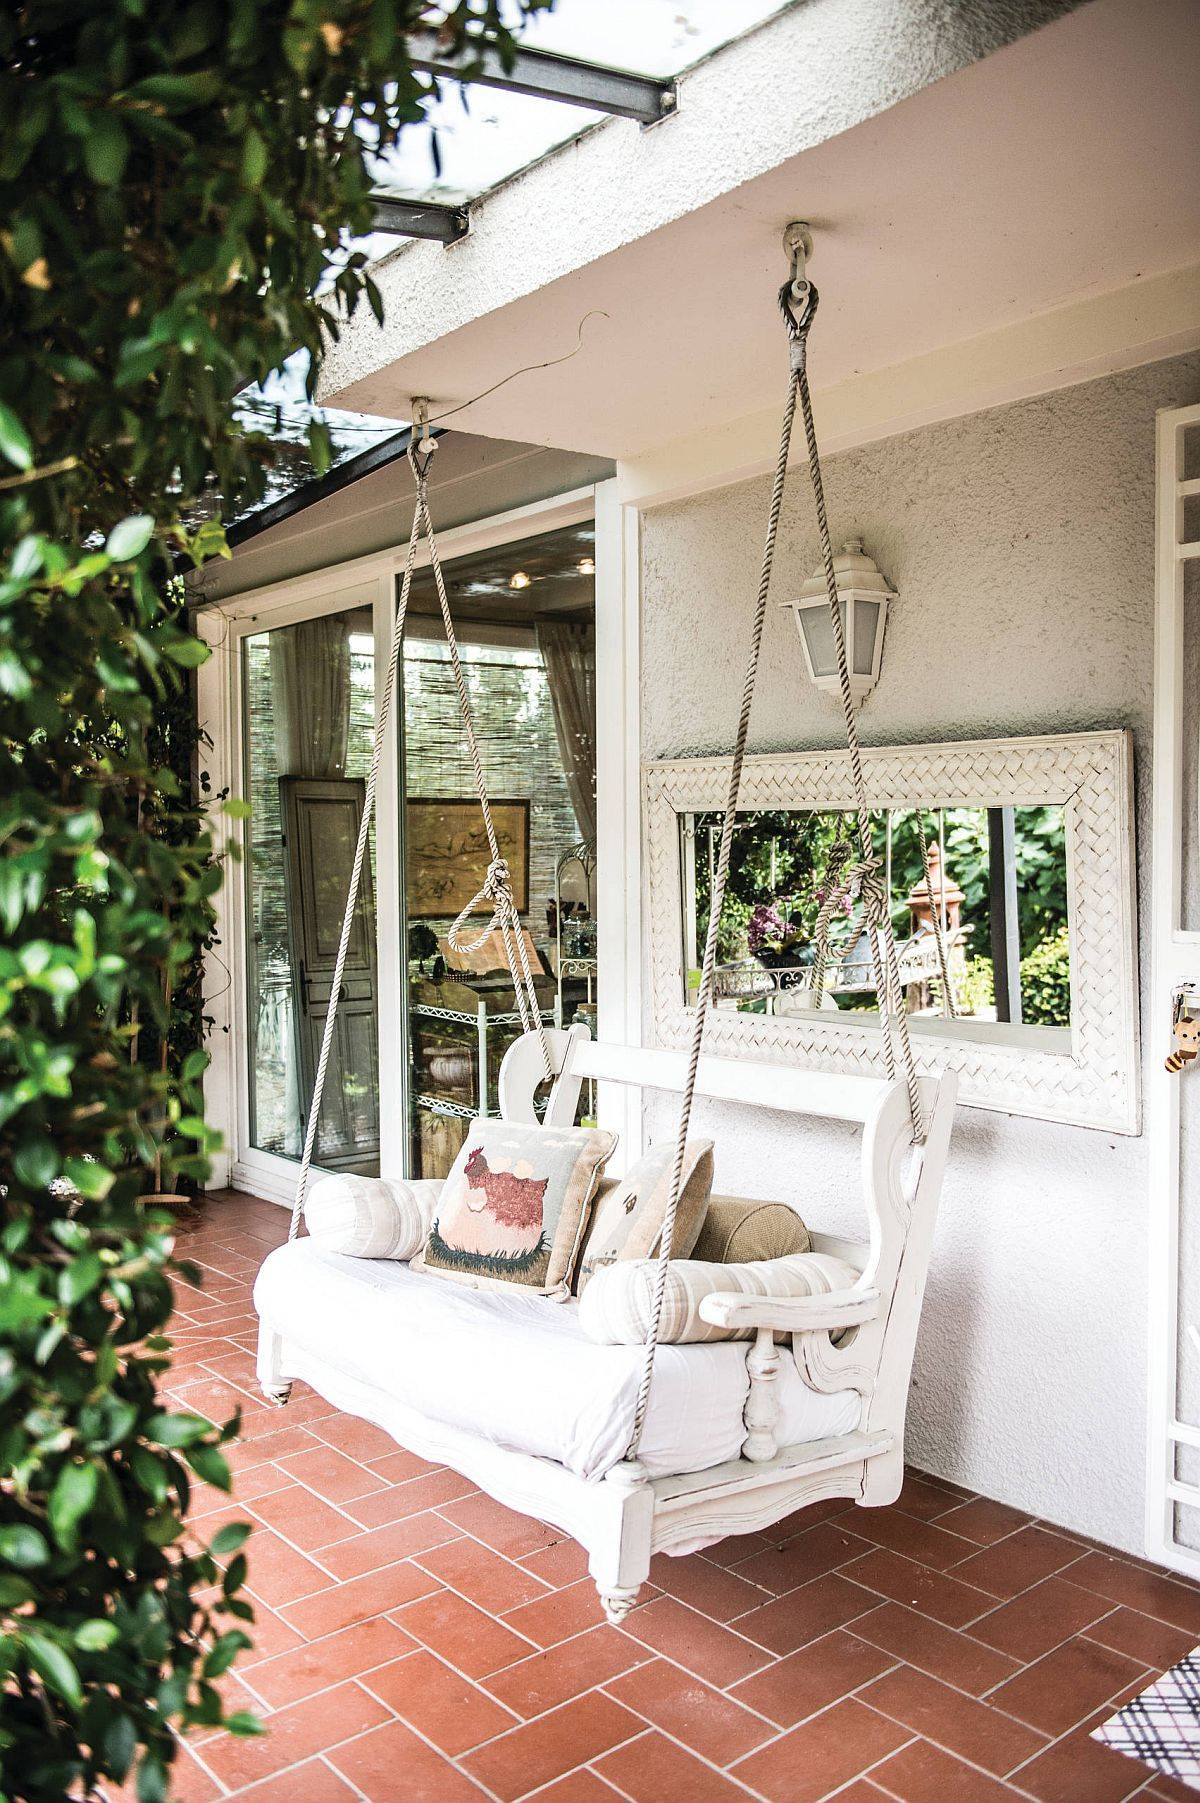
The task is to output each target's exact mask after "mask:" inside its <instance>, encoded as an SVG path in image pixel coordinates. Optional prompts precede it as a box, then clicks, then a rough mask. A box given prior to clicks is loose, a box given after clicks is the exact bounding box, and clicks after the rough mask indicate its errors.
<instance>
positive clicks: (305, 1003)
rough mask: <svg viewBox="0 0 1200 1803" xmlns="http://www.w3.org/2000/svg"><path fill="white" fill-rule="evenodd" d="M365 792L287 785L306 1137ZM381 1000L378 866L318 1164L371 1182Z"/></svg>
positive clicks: (349, 782) (329, 1085)
mask: <svg viewBox="0 0 1200 1803" xmlns="http://www.w3.org/2000/svg"><path fill="white" fill-rule="evenodd" d="M364 793H365V784H364V782H363V780H362V778H361V777H356V776H344V777H308V776H281V777H280V778H279V807H280V818H281V820H282V823H283V835H284V854H285V863H284V870H285V887H286V895H287V918H288V951H289V956H290V959H291V966H292V993H293V995H294V997H295V1008H294V1009H293V1017H294V1020H295V1023H296V1036H297V1047H296V1050H297V1060H298V1065H299V1070H300V1090H301V1096H300V1102H301V1122H302V1126H303V1127H304V1128H305V1129H307V1124H308V1108H309V1104H310V1101H311V1097H312V1092H313V1078H314V1075H315V1073H316V1068H317V1060H318V1058H319V1056H320V1052H321V1036H322V1034H323V1033H324V1031H325V1017H326V1015H327V1013H328V1011H329V1001H330V993H331V987H332V981H333V969H334V965H335V963H336V961H337V950H338V942H339V940H340V938H341V931H342V918H343V915H344V913H345V908H346V895H347V890H348V886H349V881H350V869H351V865H352V864H353V862H354V847H355V844H356V842H357V839H358V831H359V825H360V823H361V821H362V810H363V798H364ZM377 994H378V982H377V973H376V968H375V902H374V892H373V888H372V883H371V862H370V859H369V858H368V859H367V861H366V864H365V866H364V869H363V874H362V883H361V886H360V888H359V895H358V904H357V906H356V908H355V910H354V924H353V928H352V931H351V934H350V946H349V951H348V953H347V958H346V968H345V971H344V973H343V982H342V994H341V999H340V1002H339V1004H338V1011H337V1026H336V1029H335V1034H334V1041H333V1047H332V1049H331V1052H330V1057H329V1069H328V1071H327V1073H326V1077H325V1093H324V1096H323V1098H322V1101H321V1119H320V1123H319V1126H318V1129H317V1142H316V1152H315V1155H314V1159H315V1162H316V1163H317V1164H319V1165H321V1166H323V1167H324V1168H325V1169H326V1170H331V1171H354V1172H356V1173H358V1174H360V1175H364V1176H371V1175H375V1174H377V1173H378V1170H379V1037H378V1022H377Z"/></svg>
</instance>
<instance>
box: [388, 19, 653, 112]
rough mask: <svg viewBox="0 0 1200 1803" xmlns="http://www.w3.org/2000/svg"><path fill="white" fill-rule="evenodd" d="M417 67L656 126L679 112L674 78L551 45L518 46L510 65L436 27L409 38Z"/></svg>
mask: <svg viewBox="0 0 1200 1803" xmlns="http://www.w3.org/2000/svg"><path fill="white" fill-rule="evenodd" d="M408 53H409V57H410V59H411V62H412V65H413V67H414V68H415V69H423V70H424V71H425V73H426V74H427V75H443V76H446V77H447V78H448V79H451V80H454V81H466V82H478V83H479V84H480V85H481V86H483V87H488V88H507V89H508V90H509V91H510V92H511V93H514V94H533V95H535V96H536V97H537V98H538V99H541V100H564V101H568V102H569V103H570V104H571V105H572V106H586V107H591V108H592V109H593V111H595V112H598V113H617V114H619V115H620V116H621V117H622V118H625V119H638V120H640V121H641V123H642V124H643V125H656V124H657V123H658V121H659V120H660V119H665V118H667V117H668V116H669V115H670V114H671V113H673V112H674V111H675V108H676V106H677V104H678V96H677V94H676V92H675V84H674V82H673V81H664V80H663V79H662V77H661V76H656V75H632V74H630V73H629V72H628V71H627V70H625V69H606V68H604V67H602V66H601V65H600V64H599V63H588V62H583V61H581V60H580V59H579V58H578V57H574V56H558V55H557V54H555V53H554V52H552V51H549V50H520V49H519V50H517V51H516V53H515V55H514V57H513V60H512V67H511V68H508V69H506V68H505V67H504V64H503V62H502V61H501V59H500V54H499V52H498V51H497V50H495V49H493V48H492V47H491V46H490V45H486V44H481V45H478V46H474V47H472V48H470V49H468V50H460V51H458V52H450V51H447V50H446V48H445V46H444V45H443V44H442V42H441V40H440V39H439V38H438V35H437V33H436V32H435V31H427V32H418V33H417V34H416V35H415V36H414V37H412V38H410V39H409V41H408Z"/></svg>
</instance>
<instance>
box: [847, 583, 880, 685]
mask: <svg viewBox="0 0 1200 1803" xmlns="http://www.w3.org/2000/svg"><path fill="white" fill-rule="evenodd" d="M878 631H879V603H878V601H862V600H858V599H856V600H855V603H854V647H853V662H852V664H851V669H852V670H853V672H854V674H855V676H870V675H871V674H872V672H873V671H874V668H875V635H876V633H877V632H878Z"/></svg>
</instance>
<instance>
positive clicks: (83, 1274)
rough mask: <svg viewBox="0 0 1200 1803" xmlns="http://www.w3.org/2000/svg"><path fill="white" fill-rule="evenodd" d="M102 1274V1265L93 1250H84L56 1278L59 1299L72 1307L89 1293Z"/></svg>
mask: <svg viewBox="0 0 1200 1803" xmlns="http://www.w3.org/2000/svg"><path fill="white" fill-rule="evenodd" d="M103 1276H104V1266H103V1264H102V1263H101V1261H100V1258H99V1256H98V1254H96V1253H95V1252H85V1253H84V1254H83V1256H82V1258H75V1259H72V1260H71V1263H70V1264H69V1265H68V1266H67V1268H66V1270H65V1271H63V1272H62V1273H61V1274H60V1276H59V1279H58V1299H59V1301H60V1302H64V1303H65V1304H66V1305H67V1307H68V1308H73V1307H74V1305H75V1304H76V1303H77V1302H81V1301H82V1300H83V1298H84V1297H85V1296H87V1295H90V1294H91V1292H92V1291H93V1290H94V1289H95V1287H96V1285H97V1284H98V1283H99V1282H100V1279H101V1278H102V1277H103Z"/></svg>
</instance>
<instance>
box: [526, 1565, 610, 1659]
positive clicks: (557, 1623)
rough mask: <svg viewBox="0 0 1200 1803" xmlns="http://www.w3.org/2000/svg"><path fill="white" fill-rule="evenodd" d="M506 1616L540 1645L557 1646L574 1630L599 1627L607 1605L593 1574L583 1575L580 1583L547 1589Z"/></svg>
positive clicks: (581, 1630)
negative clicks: (593, 1578)
mask: <svg viewBox="0 0 1200 1803" xmlns="http://www.w3.org/2000/svg"><path fill="white" fill-rule="evenodd" d="M504 1620H505V1622H506V1623H507V1624H508V1626H509V1627H512V1628H516V1630H517V1632H518V1633H520V1634H524V1635H526V1636H527V1637H528V1638H529V1639H530V1640H532V1641H534V1642H535V1643H536V1644H537V1645H538V1646H557V1645H558V1643H559V1641H560V1640H568V1639H569V1638H570V1637H571V1635H572V1634H582V1633H583V1631H584V1629H585V1628H594V1627H597V1626H598V1625H599V1624H600V1623H601V1622H602V1621H603V1620H604V1605H603V1603H602V1602H601V1601H600V1598H599V1595H598V1594H597V1591H596V1586H595V1584H594V1583H593V1582H592V1580H591V1578H583V1579H582V1580H581V1581H580V1582H579V1583H578V1584H568V1585H567V1586H566V1588H565V1589H563V1590H548V1591H547V1592H546V1594H545V1595H544V1596H540V1597H538V1598H537V1599H536V1601H534V1602H532V1603H523V1604H521V1606H520V1607H519V1608H516V1609H510V1610H509V1611H508V1612H507V1614H506V1615H505V1617H504Z"/></svg>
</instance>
